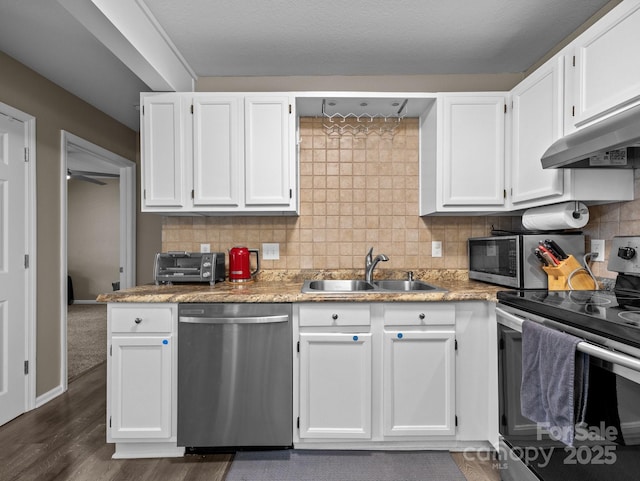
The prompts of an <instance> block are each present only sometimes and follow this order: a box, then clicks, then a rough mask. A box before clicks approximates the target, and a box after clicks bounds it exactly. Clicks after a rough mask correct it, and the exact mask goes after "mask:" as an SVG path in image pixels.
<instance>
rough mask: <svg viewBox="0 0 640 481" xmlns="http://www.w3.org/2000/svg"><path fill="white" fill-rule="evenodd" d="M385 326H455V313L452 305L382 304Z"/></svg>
mask: <svg viewBox="0 0 640 481" xmlns="http://www.w3.org/2000/svg"><path fill="white" fill-rule="evenodd" d="M382 310H383V319H384V325H385V326H433V325H453V324H455V319H456V311H455V306H453V305H452V304H433V303H422V304H399V303H396V304H384V305H383V306H382Z"/></svg>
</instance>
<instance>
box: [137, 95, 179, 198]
mask: <svg viewBox="0 0 640 481" xmlns="http://www.w3.org/2000/svg"><path fill="white" fill-rule="evenodd" d="M186 108H187V107H186V104H185V102H184V101H183V97H182V96H180V95H179V94H174V93H169V94H158V95H153V96H149V97H144V98H143V101H142V113H141V121H140V125H141V126H142V131H141V138H142V144H141V145H142V189H143V191H142V210H143V211H144V210H154V208H156V209H155V210H162V209H157V208H170V209H169V210H171V208H173V210H176V209H179V208H183V207H185V205H186V203H187V195H188V193H187V192H186V191H187V187H186V186H185V181H186V178H187V173H186V164H187V163H188V162H187V160H186V159H187V158H188V151H187V147H188V142H187V134H189V135H190V130H189V131H188V132H187V122H186V120H185V118H188V119H189V120H191V119H190V117H187V113H186V112H185V109H186ZM148 208H150V209H148Z"/></svg>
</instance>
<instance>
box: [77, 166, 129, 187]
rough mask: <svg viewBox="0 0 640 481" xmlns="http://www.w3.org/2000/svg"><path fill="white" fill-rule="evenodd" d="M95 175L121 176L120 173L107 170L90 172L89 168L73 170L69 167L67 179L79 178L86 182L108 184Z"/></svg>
mask: <svg viewBox="0 0 640 481" xmlns="http://www.w3.org/2000/svg"><path fill="white" fill-rule="evenodd" d="M94 177H120V174H109V173H107V172H90V171H87V170H71V169H67V180H69V179H78V180H83V181H85V182H91V183H92V184H98V185H107V184H106V183H105V182H102V181H101V180H98V179H94Z"/></svg>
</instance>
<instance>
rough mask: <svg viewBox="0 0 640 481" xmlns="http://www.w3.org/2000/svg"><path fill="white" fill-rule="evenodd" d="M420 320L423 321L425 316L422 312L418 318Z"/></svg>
mask: <svg viewBox="0 0 640 481" xmlns="http://www.w3.org/2000/svg"><path fill="white" fill-rule="evenodd" d="M418 317H419V318H420V320H423V319H424V318H425V315H424V313H423V312H421V313H420V315H419V316H418Z"/></svg>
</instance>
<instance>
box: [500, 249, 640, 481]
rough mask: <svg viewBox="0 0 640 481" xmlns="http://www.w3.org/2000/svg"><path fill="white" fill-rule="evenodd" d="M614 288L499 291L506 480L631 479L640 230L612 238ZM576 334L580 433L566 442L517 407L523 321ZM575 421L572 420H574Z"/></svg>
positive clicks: (636, 416)
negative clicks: (583, 372) (581, 361)
mask: <svg viewBox="0 0 640 481" xmlns="http://www.w3.org/2000/svg"><path fill="white" fill-rule="evenodd" d="M607 267H608V270H609V271H612V272H616V273H618V274H617V277H616V280H615V287H614V289H613V290H597V291H592V290H588V291H549V290H520V291H503V292H499V293H498V306H497V307H496V317H497V321H498V379H499V382H498V388H499V395H498V400H499V415H500V416H499V418H500V424H499V448H498V452H499V459H500V462H501V464H500V467H501V468H503V470H502V471H501V473H500V477H501V479H503V480H505V481H540V480H543V481H574V480H575V481H605V480H606V481H609V480H612V479H615V480H616V481H635V480H636V479H638V473H639V472H640V237H616V238H614V239H613V241H612V246H611V253H610V256H609V263H608V266H607ZM525 321H532V322H536V323H539V324H542V325H544V326H546V327H548V328H551V329H555V330H561V331H564V332H566V333H568V334H571V335H573V336H576V337H578V338H580V339H581V342H579V343H578V344H577V346H576V350H577V351H581V352H583V353H586V354H588V359H589V381H588V384H589V388H588V394H587V396H588V398H587V402H586V409H587V411H586V412H587V415H586V417H585V423H583V424H582V425H580V427H581V429H582V430H583V431H584V432H586V433H592V434H593V435H585V436H581V437H578V436H576V439H575V440H574V443H573V445H572V446H566V445H565V444H563V443H561V442H560V441H558V440H557V439H556V438H554V437H553V436H551V435H550V434H549V433H548V432H547V431H546V430H545V428H544V426H543V425H540V424H537V423H534V422H533V421H531V420H529V419H527V418H526V417H525V416H524V415H523V414H522V411H521V403H520V393H521V389H522V385H521V380H522V370H521V367H522V324H523V322H525ZM576 429H578V424H576Z"/></svg>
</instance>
